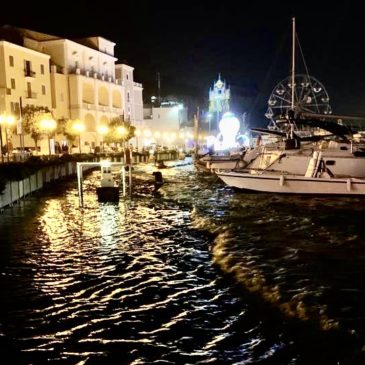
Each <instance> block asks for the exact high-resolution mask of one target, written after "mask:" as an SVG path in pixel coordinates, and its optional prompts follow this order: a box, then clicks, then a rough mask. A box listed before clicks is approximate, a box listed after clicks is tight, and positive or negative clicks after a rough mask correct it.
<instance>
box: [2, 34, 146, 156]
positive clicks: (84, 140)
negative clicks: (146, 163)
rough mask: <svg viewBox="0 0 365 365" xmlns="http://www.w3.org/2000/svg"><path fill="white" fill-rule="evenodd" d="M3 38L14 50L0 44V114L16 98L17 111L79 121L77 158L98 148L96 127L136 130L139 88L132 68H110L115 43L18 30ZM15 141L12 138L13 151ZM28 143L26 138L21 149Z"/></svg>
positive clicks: (113, 64)
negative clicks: (119, 125)
mask: <svg viewBox="0 0 365 365" xmlns="http://www.w3.org/2000/svg"><path fill="white" fill-rule="evenodd" d="M6 33H7V34H6V35H7V37H8V38H10V39H16V41H17V42H18V44H14V43H12V42H9V41H1V42H0V90H1V100H0V107H1V111H0V112H1V113H4V112H6V113H12V112H14V108H16V106H14V105H13V104H12V103H19V97H20V96H22V97H23V99H22V104H23V106H24V105H27V104H28V105H36V106H44V107H48V108H49V109H50V110H51V111H52V115H53V118H54V119H56V120H59V119H64V120H80V121H81V122H82V123H83V124H84V127H85V130H84V131H83V132H82V133H81V135H80V139H79V142H81V151H82V152H90V151H93V150H94V149H95V147H96V146H100V145H101V143H102V139H103V136H102V135H101V134H100V133H99V132H98V131H99V130H100V126H108V124H109V122H110V121H111V120H112V119H113V118H116V117H123V118H124V119H125V120H128V121H130V122H131V124H132V125H141V124H142V122H143V102H142V90H143V88H142V85H141V84H139V83H136V82H135V81H134V79H133V70H134V69H133V67H131V66H129V65H125V64H116V61H117V58H116V57H114V46H115V43H113V42H111V41H109V40H107V39H104V38H102V37H89V38H83V39H75V40H69V39H62V38H59V37H55V36H50V35H47V34H43V33H39V32H33V31H30V30H26V29H20V28H12V29H11V32H9V29H7V32H6ZM9 34H10V36H9ZM14 34H16V35H17V37H14ZM19 43H20V44H19ZM11 64H12V65H13V66H11ZM13 80H14V81H13ZM13 86H14V87H13ZM9 89H10V92H9ZM57 138H58V139H61V138H63V137H62V136H58V137H57ZM17 141H18V138H16V137H13V144H14V146H18V145H19V143H18V142H17ZM79 142H77V141H76V142H75V143H79ZM29 143H30V142H29V138H28V137H26V138H25V141H24V146H25V147H27V146H28V144H29Z"/></svg>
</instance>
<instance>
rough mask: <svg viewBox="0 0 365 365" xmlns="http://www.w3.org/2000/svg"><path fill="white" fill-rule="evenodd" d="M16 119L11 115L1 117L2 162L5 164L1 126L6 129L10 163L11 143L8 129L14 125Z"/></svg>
mask: <svg viewBox="0 0 365 365" xmlns="http://www.w3.org/2000/svg"><path fill="white" fill-rule="evenodd" d="M14 123H15V118H14V117H13V116H12V115H9V114H3V115H1V116H0V141H1V161H2V162H4V148H3V136H2V130H1V126H2V125H4V128H5V141H6V149H7V154H8V162H9V161H10V154H9V141H8V128H9V127H11V126H12V125H14Z"/></svg>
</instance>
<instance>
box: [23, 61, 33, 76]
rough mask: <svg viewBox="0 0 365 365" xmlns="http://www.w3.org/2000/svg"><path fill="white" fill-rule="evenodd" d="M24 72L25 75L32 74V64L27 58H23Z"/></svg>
mask: <svg viewBox="0 0 365 365" xmlns="http://www.w3.org/2000/svg"><path fill="white" fill-rule="evenodd" d="M24 74H25V76H34V72H33V71H32V64H31V63H30V61H28V60H24Z"/></svg>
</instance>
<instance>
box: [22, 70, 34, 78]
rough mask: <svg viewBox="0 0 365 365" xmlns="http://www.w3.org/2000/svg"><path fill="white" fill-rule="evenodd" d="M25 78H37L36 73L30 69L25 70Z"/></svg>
mask: <svg viewBox="0 0 365 365" xmlns="http://www.w3.org/2000/svg"><path fill="white" fill-rule="evenodd" d="M24 76H25V77H35V72H34V71H32V70H29V69H24Z"/></svg>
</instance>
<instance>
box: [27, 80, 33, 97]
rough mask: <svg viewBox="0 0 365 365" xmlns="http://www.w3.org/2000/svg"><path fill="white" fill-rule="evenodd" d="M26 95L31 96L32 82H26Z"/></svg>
mask: <svg viewBox="0 0 365 365" xmlns="http://www.w3.org/2000/svg"><path fill="white" fill-rule="evenodd" d="M27 96H28V98H31V97H32V84H31V83H30V82H27Z"/></svg>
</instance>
